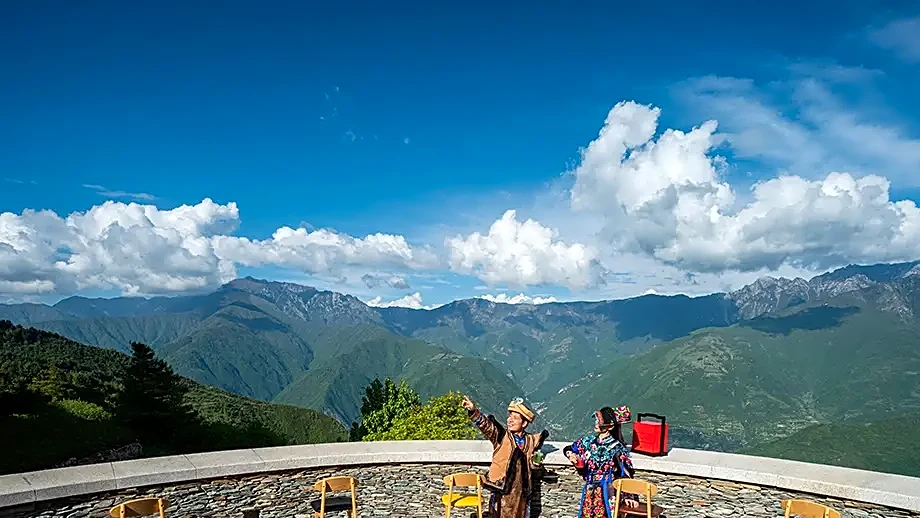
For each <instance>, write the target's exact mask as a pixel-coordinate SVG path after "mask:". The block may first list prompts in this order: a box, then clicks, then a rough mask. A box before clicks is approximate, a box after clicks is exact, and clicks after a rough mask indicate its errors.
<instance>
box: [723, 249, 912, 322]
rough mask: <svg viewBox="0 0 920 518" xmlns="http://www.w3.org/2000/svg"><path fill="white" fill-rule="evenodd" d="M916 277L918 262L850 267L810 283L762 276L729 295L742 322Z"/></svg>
mask: <svg viewBox="0 0 920 518" xmlns="http://www.w3.org/2000/svg"><path fill="white" fill-rule="evenodd" d="M917 275H920V263H918V262H911V263H898V264H890V265H887V264H886V265H872V266H847V267H844V268H840V269H838V270H834V271H832V272H828V273H825V274H822V275H818V276H816V277H813V278H811V279H809V280H805V279H802V278H800V277H797V278H795V279H787V278H784V277H779V278H776V277H762V278H760V279H758V280H757V281H755V282H754V283H752V284H748V285H747V286H745V287H743V288H741V289H739V290H736V291H733V292H731V293H728V294H727V295H726V296H727V297H728V298H729V299H731V300H732V301H734V302H735V304H737V306H738V311H739V315H740V317H741V318H742V319H750V318H754V317H757V316H760V315H763V314H765V313H770V312H773V311H779V310H782V309H786V308H789V307H793V306H797V305H799V304H805V303H808V302H815V301H821V300H827V299H829V298H832V297H836V296H838V295H842V294H844V293H852V292H856V291H859V290H862V289H865V288H869V287H871V286H876V285H880V284H883V283H890V282H893V281H898V280H901V279H907V278H909V277H913V276H917Z"/></svg>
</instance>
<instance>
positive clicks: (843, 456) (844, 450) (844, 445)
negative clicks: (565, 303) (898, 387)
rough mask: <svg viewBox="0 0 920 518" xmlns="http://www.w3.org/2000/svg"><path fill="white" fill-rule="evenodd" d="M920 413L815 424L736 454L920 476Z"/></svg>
mask: <svg viewBox="0 0 920 518" xmlns="http://www.w3.org/2000/svg"><path fill="white" fill-rule="evenodd" d="M918 430H920V415H913V416H906V417H897V418H892V419H886V420H883V421H879V422H875V423H869V424H819V425H814V426H809V427H808V428H805V429H803V430H800V431H798V432H796V433H794V434H792V435H791V436H789V437H785V438H783V439H779V440H776V441H772V442H769V443H766V444H761V445H758V446H754V447H751V448H746V449H744V450H741V451H740V452H739V453H745V454H749V455H759V456H763V457H773V458H780V459H790V460H799V461H803V462H816V463H821V464H833V465H837V466H846V467H849V468H857V469H868V470H873V471H882V472H886V473H897V474H901V475H908V476H913V477H920V432H918Z"/></svg>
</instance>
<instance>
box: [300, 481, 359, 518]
mask: <svg viewBox="0 0 920 518" xmlns="http://www.w3.org/2000/svg"><path fill="white" fill-rule="evenodd" d="M357 487H358V481H357V480H356V479H355V478H354V477H330V478H324V479H322V480H320V481H319V482H317V483H316V484H313V489H315V490H317V491H319V492H320V497H319V498H318V499H316V500H313V501H312V502H310V506H311V507H313V511H314V513H313V516H314V517H315V518H326V513H335V512H341V511H350V512H351V517H352V518H358V496H357V492H356V491H355V488H357ZM345 490H350V491H351V498H348V497H347V496H337V497H332V498H326V493H335V492H338V491H345Z"/></svg>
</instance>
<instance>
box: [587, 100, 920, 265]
mask: <svg viewBox="0 0 920 518" xmlns="http://www.w3.org/2000/svg"><path fill="white" fill-rule="evenodd" d="M659 116H660V110H659V109H657V108H654V107H651V106H645V105H640V104H637V103H635V102H621V103H619V104H617V105H616V106H614V107H613V108H612V109H611V110H610V112H609V114H608V116H607V119H606V121H605V124H604V126H603V128H602V129H601V131H600V133H599V135H598V137H597V139H595V140H594V141H593V142H591V143H590V145H589V146H588V147H587V149H585V150H584V151H583V153H582V160H581V163H580V164H579V165H578V167H577V168H576V169H575V171H574V176H575V179H576V181H575V185H574V187H573V189H572V191H571V203H572V207H573V208H574V209H576V210H583V211H592V212H596V213H601V214H603V215H604V217H605V219H606V222H607V226H606V228H605V232H604V234H603V237H604V238H605V242H606V243H607V244H608V245H609V246H612V247H613V248H614V249H616V250H618V251H623V252H627V253H641V254H645V255H648V256H651V257H654V258H655V259H657V260H659V261H661V262H663V263H665V264H670V265H674V266H678V267H680V268H683V269H686V270H690V271H700V272H714V271H724V270H736V271H752V270H757V269H762V268H767V269H776V268H779V267H780V266H782V265H784V264H791V265H798V266H804V267H812V268H826V267H831V266H836V265H839V264H843V263H846V262H851V261H856V262H869V261H885V260H906V259H912V258H915V257H917V256H918V255H920V211H918V209H917V206H916V204H915V203H914V202H913V201H909V200H904V201H892V200H891V199H890V198H889V182H888V181H887V180H886V179H885V178H883V177H880V176H876V175H866V176H856V175H853V174H850V173H846V172H842V173H841V172H832V173H830V174H827V175H826V176H825V177H824V178H821V179H818V180H808V179H805V178H802V177H800V176H794V175H783V176H779V177H777V178H773V179H770V180H767V181H762V182H758V183H757V184H756V185H754V187H753V189H752V193H751V195H752V199H751V200H750V201H749V202H747V203H746V204H744V205H743V206H740V207H738V206H736V195H735V192H734V191H733V189H732V187H731V186H730V185H729V184H728V183H727V182H726V181H725V180H724V179H723V178H722V175H721V170H722V168H723V164H724V159H722V158H721V157H719V156H716V155H714V154H712V148H713V146H714V143H715V142H716V141H717V139H716V137H715V136H714V134H715V131H716V129H717V123H716V122H715V121H707V122H704V123H703V124H701V125H699V126H697V127H694V128H693V129H691V130H690V131H688V132H683V131H680V130H674V129H667V130H665V131H664V132H662V133H661V134H660V136H658V137H657V139H656V138H654V136H655V133H656V131H657V127H658V118H659Z"/></svg>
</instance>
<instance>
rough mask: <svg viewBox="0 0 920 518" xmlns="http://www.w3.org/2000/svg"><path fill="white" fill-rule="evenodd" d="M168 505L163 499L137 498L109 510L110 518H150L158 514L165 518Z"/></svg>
mask: <svg viewBox="0 0 920 518" xmlns="http://www.w3.org/2000/svg"><path fill="white" fill-rule="evenodd" d="M168 505H169V502H167V501H166V500H165V499H163V498H138V499H137V500H129V501H127V502H123V503H121V504H118V505H116V506H115V507H113V508H112V509H110V510H109V515H110V516H112V518H130V517H134V516H150V515H152V514H156V513H159V514H160V518H166V507H167V506H168Z"/></svg>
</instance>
